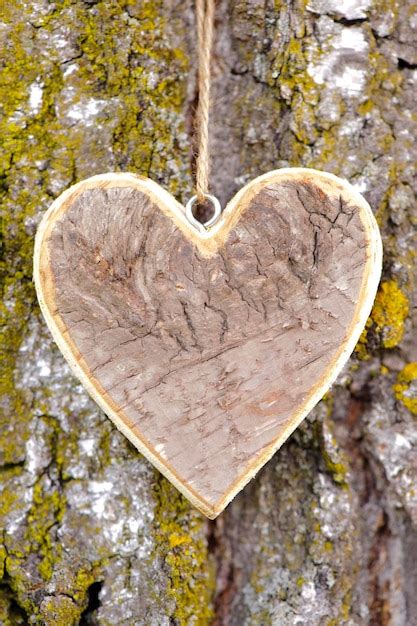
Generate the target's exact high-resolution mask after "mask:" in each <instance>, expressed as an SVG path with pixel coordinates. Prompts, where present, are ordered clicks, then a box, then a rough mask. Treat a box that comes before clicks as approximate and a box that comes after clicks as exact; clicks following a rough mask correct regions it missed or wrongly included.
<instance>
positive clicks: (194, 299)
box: [34, 168, 382, 518]
mask: <svg viewBox="0 0 417 626" xmlns="http://www.w3.org/2000/svg"><path fill="white" fill-rule="evenodd" d="M381 256H382V252H381V242H380V237H379V232H378V227H377V225H376V222H375V220H374V218H373V215H372V212H371V210H370V208H369V206H368V204H367V203H366V202H365V200H364V199H363V198H362V196H361V195H360V194H359V193H357V192H356V191H355V190H354V188H353V187H352V186H351V185H349V184H348V183H347V182H346V181H343V180H341V179H339V178H337V177H335V176H333V175H331V174H325V173H322V172H319V171H316V170H309V169H301V168H294V169H283V170H276V171H272V172H269V173H268V174H265V175H264V176H261V177H259V178H257V179H256V180H254V181H252V182H251V183H249V184H248V185H247V186H246V187H244V188H243V189H242V190H241V191H240V192H239V193H238V194H237V195H236V196H235V198H234V199H233V200H232V201H231V202H230V203H229V204H228V206H227V207H226V209H225V210H224V212H223V214H222V217H221V218H220V220H219V221H218V223H217V224H216V225H215V226H214V227H213V228H212V229H211V230H210V231H208V232H205V233H200V232H197V230H196V229H195V228H194V227H193V226H192V225H190V223H189V222H188V221H187V220H186V218H185V216H184V208H183V206H182V205H180V204H179V203H178V202H177V201H176V200H175V199H174V198H173V197H172V196H171V195H170V194H168V193H167V192H166V191H164V190H163V189H162V188H161V187H160V186H159V185H157V184H156V183H154V182H152V181H151V180H149V179H147V178H143V177H140V176H136V175H134V174H128V173H110V174H103V175H99V176H93V177H92V178H89V179H87V180H84V181H82V182H80V183H78V184H76V185H74V186H73V187H71V188H70V189H68V190H67V191H65V193H63V194H62V195H61V196H60V197H59V198H58V199H57V200H56V201H55V202H54V203H53V205H52V206H51V208H50V209H49V211H48V212H47V213H46V215H45V217H44V219H43V221H42V223H41V225H40V227H39V230H38V233H37V237H36V245H35V264H34V277H35V283H36V288H37V292H38V298H39V302H40V305H41V308H42V312H43V314H44V316H45V319H46V321H47V324H48V326H49V328H50V330H51V332H52V335H53V337H54V339H55V341H56V342H57V344H58V346H59V347H60V349H61V350H62V352H63V354H64V356H65V357H66V359H67V361H68V363H69V364H70V366H71V367H72V369H73V371H74V373H75V374H76V375H77V376H78V378H79V379H80V380H81V382H82V383H83V384H84V386H85V387H86V389H87V390H88V391H89V393H90V394H91V396H92V397H93V398H94V399H95V400H96V402H97V403H98V404H99V405H100V406H101V408H102V409H103V410H104V411H105V412H106V413H107V415H108V416H109V417H110V418H111V419H112V420H113V422H114V423H115V424H116V426H117V427H118V428H119V429H120V430H121V431H122V432H123V433H124V434H125V435H126V437H127V438H128V439H130V441H131V442H132V443H133V444H134V445H135V446H136V447H137V448H138V450H140V452H142V453H143V454H144V455H145V456H146V457H147V458H148V459H149V460H150V461H151V462H152V463H153V464H154V465H155V466H156V467H157V468H158V469H159V470H160V471H161V472H162V473H163V474H165V476H167V478H169V480H171V481H172V483H173V484H174V485H176V487H177V488H178V489H179V490H180V491H181V492H182V493H183V494H184V495H185V496H186V497H187V498H189V500H190V501H191V502H192V503H193V504H194V505H195V506H196V507H198V508H199V509H200V510H201V511H202V512H203V513H205V514H206V515H207V516H208V517H211V518H214V517H216V516H217V515H218V514H219V513H220V512H221V511H222V510H223V509H224V507H225V506H226V505H227V504H228V502H230V500H231V499H232V498H233V497H234V496H235V495H236V493H238V492H239V491H240V490H241V489H242V487H243V486H244V485H245V484H246V483H247V482H248V481H249V479H250V478H252V477H253V476H254V475H255V473H256V472H257V470H259V468H260V467H261V466H262V465H264V463H266V461H267V460H268V459H269V458H270V457H271V456H272V454H273V453H274V452H275V451H276V450H277V449H278V448H279V447H280V446H281V444H282V443H283V442H284V441H285V440H286V439H287V438H288V436H289V435H290V434H291V433H292V431H293V430H294V429H295V428H296V427H297V425H298V424H299V423H300V422H301V421H302V419H303V418H304V417H305V416H306V415H307V413H308V412H309V411H310V410H311V409H312V408H313V407H314V405H315V404H316V403H317V402H318V401H319V400H320V398H321V397H322V396H323V394H324V392H325V391H326V390H327V389H328V387H329V386H330V384H331V383H332V381H333V380H334V379H335V377H336V376H337V374H338V372H339V371H340V369H341V368H342V366H343V364H344V363H345V362H346V360H347V359H348V357H349V355H350V354H351V352H352V350H353V348H354V346H355V344H356V342H357V340H358V338H359V335H360V333H361V330H362V328H363V327H364V325H365V322H366V319H367V317H368V315H369V313H370V309H371V306H372V302H373V299H374V296H375V292H376V288H377V283H378V280H379V276H380V270H381Z"/></svg>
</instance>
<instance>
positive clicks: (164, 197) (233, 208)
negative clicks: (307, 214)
mask: <svg viewBox="0 0 417 626" xmlns="http://www.w3.org/2000/svg"><path fill="white" fill-rule="evenodd" d="M317 178H320V179H321V184H322V186H324V187H325V188H326V192H327V193H329V194H334V193H335V192H339V191H343V192H344V197H345V198H346V197H348V198H349V199H350V200H351V201H352V202H353V203H354V204H355V205H356V206H358V207H359V209H360V218H361V221H362V223H363V226H364V229H365V233H366V236H367V260H366V264H365V268H364V274H363V279H362V285H361V289H360V295H359V298H358V303H357V305H356V310H355V315H354V317H353V320H352V323H351V325H350V328H349V329H348V331H347V333H346V340H345V341H344V342H343V344H342V345H341V347H340V349H339V351H338V353H337V354H336V355H335V357H334V359H333V361H332V363H330V364H329V366H328V367H327V369H326V371H325V373H324V374H323V376H322V378H321V380H320V381H319V382H318V383H317V384H316V385H315V387H314V388H313V389H312V390H311V392H310V394H309V396H308V398H307V399H306V400H305V402H304V403H303V405H302V406H301V407H300V408H299V409H298V411H296V412H295V413H294V415H293V416H292V417H291V419H290V420H289V423H288V425H287V427H286V428H285V430H284V432H283V433H282V434H281V435H280V437H278V438H276V439H275V440H273V441H272V442H271V444H270V445H269V446H268V447H267V448H265V449H264V450H263V452H262V454H261V455H259V456H258V457H257V458H256V459H255V460H254V461H253V462H252V463H251V464H250V465H249V466H248V468H247V469H246V470H245V471H244V472H243V473H242V475H241V476H240V477H239V478H238V479H237V480H236V481H235V483H234V484H233V485H232V486H231V488H230V489H229V490H228V491H227V492H226V493H225V494H224V496H223V497H222V498H221V499H220V500H219V501H218V502H216V504H215V505H212V504H211V503H208V502H207V501H206V500H205V499H204V498H202V496H201V495H200V494H198V493H197V492H195V491H194V490H193V489H192V488H191V487H190V486H188V485H187V484H186V483H185V482H183V481H182V480H181V478H180V477H179V476H178V475H177V473H176V472H175V470H174V469H173V468H172V467H171V466H170V465H169V464H168V463H167V462H166V461H165V460H164V459H162V457H160V455H159V454H158V453H157V452H156V451H155V449H154V448H153V446H151V444H150V443H149V442H148V441H146V439H145V438H144V437H143V435H142V434H141V433H140V432H139V431H138V430H137V429H136V427H135V426H134V425H133V424H132V423H131V422H130V420H129V419H128V418H127V416H126V415H125V414H124V413H123V412H122V411H120V409H118V407H117V406H116V405H115V404H114V403H113V402H112V400H111V398H110V397H109V396H108V394H107V392H106V391H105V390H104V389H103V388H102V387H101V385H100V384H99V382H98V381H97V380H95V379H94V378H90V377H89V375H88V367H87V364H86V363H85V362H84V360H83V358H82V356H81V355H80V353H79V352H78V350H77V348H76V346H75V344H74V343H73V342H72V340H71V339H70V337H69V336H68V333H67V331H66V328H65V324H64V323H63V321H62V319H61V317H60V316H59V314H58V313H57V311H56V306H55V298H54V284H53V277H52V272H50V271H48V270H50V260H49V253H48V249H47V246H46V245H45V246H43V243H44V242H46V241H47V240H48V237H49V234H50V232H51V230H52V227H53V225H54V223H55V222H56V220H58V219H59V218H60V216H61V215H62V214H63V212H65V211H66V210H67V209H68V207H69V206H70V205H71V204H72V202H73V201H74V200H75V199H76V197H77V196H78V195H79V194H80V193H82V192H83V191H85V190H86V189H90V188H93V187H102V188H109V187H115V186H134V187H136V188H138V189H139V190H140V191H142V192H144V193H146V194H147V195H148V196H149V197H151V199H152V200H153V201H154V202H155V203H156V204H158V206H159V208H160V209H161V210H162V211H163V212H164V213H165V214H166V215H168V216H169V217H170V218H171V219H172V220H173V221H174V223H175V224H176V226H177V227H178V228H180V230H181V231H182V232H183V234H184V235H185V236H186V237H188V238H189V239H190V240H191V241H193V243H194V244H195V245H196V246H197V247H198V249H199V251H200V252H201V253H202V254H203V255H205V256H211V255H212V254H214V253H215V252H216V250H217V249H218V248H219V247H221V246H222V245H224V242H225V241H226V238H227V235H228V233H229V232H230V231H231V229H232V228H233V226H234V225H235V224H236V222H237V221H238V220H239V217H240V216H241V214H242V212H243V211H244V210H245V209H246V207H247V206H248V204H249V203H250V201H251V199H252V197H253V196H254V195H255V194H256V193H257V192H258V190H259V189H260V188H261V187H264V186H265V185H266V184H268V183H272V182H278V181H280V182H282V181H284V180H286V179H287V180H294V179H299V180H300V179H301V180H311V182H314V181H317ZM381 268H382V243H381V237H380V234H379V229H378V226H377V223H376V220H375V218H374V216H373V214H372V210H371V208H370V206H369V204H368V203H367V202H366V200H365V199H364V198H363V197H362V196H361V195H360V194H359V193H358V192H357V191H356V190H355V189H354V187H352V185H350V184H349V183H348V182H347V181H345V180H343V179H341V178H338V177H337V176H335V175H333V174H329V173H326V172H321V171H319V170H313V169H308V168H283V169H281V170H273V171H271V172H267V173H266V174H264V175H262V176H259V177H258V178H256V179H254V180H253V181H251V182H250V183H249V184H248V185H246V186H245V187H243V188H242V189H241V190H240V191H239V192H238V193H237V194H236V196H235V197H234V198H233V199H232V200H231V202H229V204H228V205H227V207H226V208H225V209H224V211H223V214H222V217H221V219H220V220H219V221H218V222H217V224H216V225H215V226H214V227H213V228H212V229H211V230H210V231H208V232H207V233H200V232H199V231H197V230H195V229H194V227H192V226H191V225H189V223H188V221H187V220H186V217H185V214H184V207H183V206H182V205H181V204H180V203H179V202H177V201H176V200H175V198H173V196H172V195H171V194H169V193H168V192H167V191H165V190H164V189H162V188H161V187H160V186H159V185H158V184H157V183H155V182H153V181H152V180H150V179H149V178H146V177H142V176H138V175H136V174H131V173H127V172H126V173H125V172H120V173H119V172H109V173H106V174H99V175H97V176H92V177H90V178H87V179H86V180H84V181H81V182H79V183H77V184H75V185H73V186H72V187H70V188H69V189H67V190H66V191H65V192H64V193H62V194H61V195H60V196H59V197H58V198H57V199H56V200H55V201H54V202H53V203H52V205H51V207H50V208H49V209H48V211H47V212H46V213H45V215H44V217H43V219H42V222H41V224H40V225H39V228H38V231H37V233H36V238H35V250H34V271H33V277H34V282H35V287H36V292H37V296H38V300H39V305H40V308H41V311H42V314H43V316H44V318H45V321H46V323H47V325H48V328H49V330H50V332H51V334H52V336H53V338H54V340H55V342H56V343H57V345H58V347H59V348H60V350H61V352H62V354H63V356H64V357H65V359H66V361H67V362H68V364H69V366H70V367H71V369H72V370H73V372H74V373H75V375H76V376H77V378H78V379H79V380H80V382H81V383H82V384H83V385H84V387H85V388H86V389H87V391H88V392H89V394H90V395H91V397H92V398H93V400H94V401H95V402H96V403H97V404H98V405H99V406H100V408H101V409H102V410H103V411H104V412H105V413H106V415H108V417H109V418H110V419H111V420H112V421H113V423H114V424H115V425H116V427H117V428H118V429H119V430H120V431H121V432H122V433H123V434H124V435H125V437H126V438H127V439H128V440H129V441H130V442H131V443H132V444H133V445H134V446H135V447H136V448H137V449H138V450H139V452H140V453H141V454H143V455H144V456H145V457H146V458H147V459H148V460H149V461H150V462H151V463H152V464H153V465H154V466H155V467H156V468H157V469H158V470H159V471H160V472H161V473H162V474H163V475H164V476H166V478H168V480H170V481H171V482H172V484H173V485H174V486H175V487H176V488H177V489H178V490H179V491H180V492H181V493H182V494H183V495H184V496H185V497H186V498H188V500H189V501H190V502H191V503H192V504H193V505H194V506H195V507H196V508H197V509H199V510H200V511H201V512H202V513H203V514H204V515H206V516H207V517H208V518H210V519H214V518H215V517H217V516H218V515H219V514H220V513H221V512H222V511H223V510H224V508H225V507H226V506H227V505H228V504H229V502H230V501H231V500H232V499H233V498H234V497H235V496H236V495H237V493H239V492H240V491H241V490H242V489H243V487H244V486H245V485H246V484H247V483H248V482H249V481H250V480H251V479H252V478H253V477H254V476H255V474H256V473H257V472H258V471H259V470H260V468H261V467H262V466H263V465H264V464H265V463H266V462H267V461H268V460H269V459H270V458H271V457H272V456H273V454H274V453H275V452H276V451H277V450H278V449H279V448H280V447H281V445H282V444H283V443H284V442H285V441H286V440H287V439H288V437H289V436H290V435H291V433H292V432H293V431H294V430H295V429H296V428H297V426H298V425H299V424H300V423H301V422H302V420H303V419H304V418H305V417H306V415H307V414H308V413H309V412H310V411H311V410H312V409H313V407H314V406H315V405H316V404H317V402H319V400H320V399H321V398H322V396H323V395H324V393H325V392H326V391H327V390H328V388H329V387H330V386H331V384H332V383H333V382H334V380H335V379H336V377H337V375H338V374H339V372H340V370H341V369H342V367H343V366H344V365H345V363H346V362H347V360H348V359H349V357H350V355H351V353H352V352H353V350H354V348H355V345H356V343H357V341H358V339H359V337H360V334H361V332H362V330H363V328H364V326H365V323H366V321H367V319H368V316H369V314H370V312H371V308H372V304H373V301H374V299H375V294H376V291H377V288H378V283H379V279H380V275H381ZM65 335H67V337H65Z"/></svg>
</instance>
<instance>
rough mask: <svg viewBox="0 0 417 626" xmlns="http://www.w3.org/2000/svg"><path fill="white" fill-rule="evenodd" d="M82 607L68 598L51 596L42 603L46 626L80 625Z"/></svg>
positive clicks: (43, 621)
mask: <svg viewBox="0 0 417 626" xmlns="http://www.w3.org/2000/svg"><path fill="white" fill-rule="evenodd" d="M81 612H82V611H81V610H80V607H79V606H77V604H75V602H74V601H73V600H72V599H71V598H69V597H68V596H64V595H59V596H51V597H50V598H49V599H48V600H46V601H44V602H43V603H42V624H44V626H75V624H78V623H79V619H80V615H81Z"/></svg>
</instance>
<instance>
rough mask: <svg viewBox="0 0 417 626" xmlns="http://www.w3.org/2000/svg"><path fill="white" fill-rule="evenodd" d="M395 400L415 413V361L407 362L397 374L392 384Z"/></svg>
mask: <svg viewBox="0 0 417 626" xmlns="http://www.w3.org/2000/svg"><path fill="white" fill-rule="evenodd" d="M394 393H395V397H396V398H397V400H399V401H400V402H402V404H403V405H404V406H405V407H406V408H407V409H408V410H409V411H410V412H411V413H413V415H417V363H408V364H407V365H406V366H405V367H404V368H403V369H402V370H401V372H400V373H399V374H398V377H397V382H396V384H395V385H394Z"/></svg>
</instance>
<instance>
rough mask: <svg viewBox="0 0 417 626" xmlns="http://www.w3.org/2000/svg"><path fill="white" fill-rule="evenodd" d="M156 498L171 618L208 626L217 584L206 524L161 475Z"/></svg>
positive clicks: (159, 546)
mask: <svg viewBox="0 0 417 626" xmlns="http://www.w3.org/2000/svg"><path fill="white" fill-rule="evenodd" d="M155 499H156V508H155V543H156V546H157V548H156V550H157V556H158V558H160V559H161V561H162V562H163V564H164V567H165V568H166V570H167V574H168V580H169V586H168V589H167V597H168V599H171V600H173V605H174V611H173V613H172V617H173V618H175V620H176V623H178V624H179V625H180V626H192V625H196V626H205V625H206V624H209V623H210V621H211V618H212V617H213V609H212V598H213V594H214V585H215V580H214V565H213V563H212V562H211V561H210V559H209V554H208V550H207V540H206V537H205V534H204V530H205V525H206V521H205V520H204V518H203V516H202V515H201V514H200V513H198V511H197V510H196V509H194V507H192V506H191V504H190V503H189V502H188V501H187V500H186V499H185V498H184V497H183V496H182V495H181V494H180V493H179V492H178V491H177V489H175V487H173V486H172V485H171V484H170V483H169V482H168V481H167V480H166V479H165V478H164V477H163V476H162V475H160V474H158V475H157V477H156V483H155Z"/></svg>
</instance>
